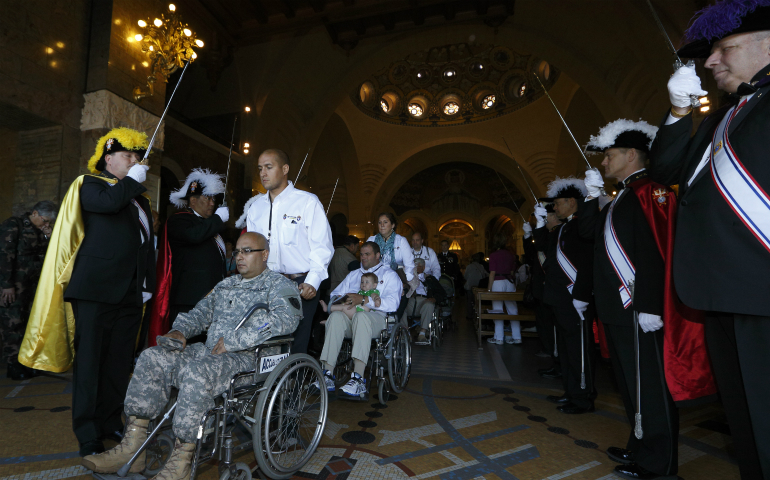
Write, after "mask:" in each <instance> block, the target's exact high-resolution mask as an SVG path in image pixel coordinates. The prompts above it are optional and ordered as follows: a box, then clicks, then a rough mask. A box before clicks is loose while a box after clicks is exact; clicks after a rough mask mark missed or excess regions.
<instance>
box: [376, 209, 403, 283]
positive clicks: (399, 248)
mask: <svg viewBox="0 0 770 480" xmlns="http://www.w3.org/2000/svg"><path fill="white" fill-rule="evenodd" d="M377 227H378V229H379V231H380V233H378V234H377V235H372V236H371V237H369V239H368V241H370V242H375V243H376V244H377V245H379V247H380V255H382V263H384V264H385V265H388V266H390V268H392V269H393V270H394V271H395V270H396V269H398V267H403V269H404V273H405V274H406V280H407V281H411V280H412V277H413V276H414V275H413V272H414V254H413V253H412V247H411V246H410V245H409V241H408V240H407V239H406V238H404V237H402V236H401V235H399V234H397V233H396V217H395V215H393V214H392V213H387V212H385V213H381V214H380V216H379V218H378V220H377Z"/></svg>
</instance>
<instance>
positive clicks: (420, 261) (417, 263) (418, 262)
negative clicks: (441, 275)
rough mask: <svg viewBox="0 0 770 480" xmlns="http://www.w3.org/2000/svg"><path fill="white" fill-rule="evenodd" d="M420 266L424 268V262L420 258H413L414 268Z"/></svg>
mask: <svg viewBox="0 0 770 480" xmlns="http://www.w3.org/2000/svg"><path fill="white" fill-rule="evenodd" d="M420 265H422V266H423V267H424V266H425V260H424V259H422V258H420V257H417V258H415V259H414V266H415V267H417V266H420Z"/></svg>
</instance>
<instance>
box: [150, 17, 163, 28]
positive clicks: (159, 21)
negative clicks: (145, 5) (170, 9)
mask: <svg viewBox="0 0 770 480" xmlns="http://www.w3.org/2000/svg"><path fill="white" fill-rule="evenodd" d="M152 23H154V24H155V26H156V27H160V26H161V25H163V22H162V21H161V19H160V18H156V19H155V20H153V22H152Z"/></svg>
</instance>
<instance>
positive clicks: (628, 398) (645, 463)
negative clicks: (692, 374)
mask: <svg viewBox="0 0 770 480" xmlns="http://www.w3.org/2000/svg"><path fill="white" fill-rule="evenodd" d="M604 331H605V333H606V334H607V344H608V346H609V349H610V358H611V359H612V369H613V371H614V372H615V378H616V379H617V382H618V389H619V390H620V396H621V398H622V399H623V405H624V406H625V407H626V415H627V416H628V421H629V422H630V424H631V427H632V428H631V433H630V435H629V437H628V443H627V445H626V448H627V449H629V450H631V451H632V452H634V460H635V461H636V463H638V464H639V465H641V466H642V468H644V469H645V470H648V471H650V472H654V473H657V474H658V475H676V472H677V468H678V448H677V442H678V439H679V410H678V409H677V408H676V405H675V404H674V399H673V398H671V393H670V392H669V391H668V386H667V385H666V376H665V373H664V371H663V330H658V331H657V332H650V333H644V332H643V331H642V330H641V329H639V369H640V375H639V378H640V382H641V388H640V390H641V399H642V401H641V414H642V431H643V433H644V435H643V436H642V439H641V440H639V439H637V438H636V435H634V432H633V426H634V425H635V423H634V422H635V415H636V352H635V346H634V327H633V326H631V325H629V326H625V325H610V324H607V323H605V324H604Z"/></svg>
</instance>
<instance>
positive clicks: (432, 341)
mask: <svg viewBox="0 0 770 480" xmlns="http://www.w3.org/2000/svg"><path fill="white" fill-rule="evenodd" d="M430 346H431V348H432V349H433V351H434V352H435V351H436V350H438V334H436V333H435V332H434V333H433V335H432V336H431V337H430Z"/></svg>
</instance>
